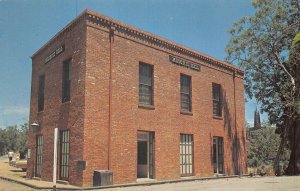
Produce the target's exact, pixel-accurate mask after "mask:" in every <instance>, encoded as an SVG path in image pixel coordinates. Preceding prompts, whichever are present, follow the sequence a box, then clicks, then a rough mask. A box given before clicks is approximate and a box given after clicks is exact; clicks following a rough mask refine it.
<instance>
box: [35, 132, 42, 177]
mask: <svg viewBox="0 0 300 191" xmlns="http://www.w3.org/2000/svg"><path fill="white" fill-rule="evenodd" d="M42 153H43V136H42V135H37V136H36V158H35V176H36V177H41V172H42V160H43V156H42Z"/></svg>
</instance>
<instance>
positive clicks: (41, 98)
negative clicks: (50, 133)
mask: <svg viewBox="0 0 300 191" xmlns="http://www.w3.org/2000/svg"><path fill="white" fill-rule="evenodd" d="M44 91H45V75H41V76H40V77H39V91H38V112H40V111H43V110H44Z"/></svg>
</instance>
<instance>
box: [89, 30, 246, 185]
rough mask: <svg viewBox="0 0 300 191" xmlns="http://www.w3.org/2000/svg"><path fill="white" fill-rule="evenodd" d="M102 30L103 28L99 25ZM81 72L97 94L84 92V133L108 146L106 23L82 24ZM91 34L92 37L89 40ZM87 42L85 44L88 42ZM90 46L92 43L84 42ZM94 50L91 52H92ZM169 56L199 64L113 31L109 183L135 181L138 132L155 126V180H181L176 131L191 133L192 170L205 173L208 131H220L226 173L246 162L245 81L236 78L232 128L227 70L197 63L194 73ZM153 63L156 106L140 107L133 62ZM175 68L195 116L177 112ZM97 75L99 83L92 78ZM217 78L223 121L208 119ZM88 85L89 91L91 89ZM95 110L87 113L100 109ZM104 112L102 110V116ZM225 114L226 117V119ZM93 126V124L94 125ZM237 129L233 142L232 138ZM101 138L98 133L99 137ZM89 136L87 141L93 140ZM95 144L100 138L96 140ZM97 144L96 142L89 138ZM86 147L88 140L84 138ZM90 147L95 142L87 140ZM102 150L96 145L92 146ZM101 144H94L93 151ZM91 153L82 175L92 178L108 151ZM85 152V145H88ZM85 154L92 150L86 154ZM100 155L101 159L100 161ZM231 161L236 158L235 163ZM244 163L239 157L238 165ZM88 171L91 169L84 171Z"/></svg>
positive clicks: (207, 170)
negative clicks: (188, 80)
mask: <svg viewBox="0 0 300 191" xmlns="http://www.w3.org/2000/svg"><path fill="white" fill-rule="evenodd" d="M100 29H101V30H100ZM87 38H88V51H89V52H91V53H88V54H87V66H88V67H92V68H93V69H92V70H91V71H90V73H89V71H87V76H91V77H90V78H91V79H90V80H91V81H93V82H94V84H93V83H92V82H91V83H90V84H89V85H87V88H88V90H90V91H91V92H94V93H95V94H96V95H98V97H96V96H95V97H94V96H86V103H90V104H91V105H94V106H95V107H87V108H86V116H87V115H88V116H90V118H89V119H87V120H86V125H87V123H88V124H89V125H88V128H89V131H91V133H92V132H95V133H96V132H99V131H102V135H101V133H100V135H99V136H97V140H101V141H102V142H103V145H102V146H105V147H106V145H107V142H106V141H108V140H107V138H106V135H107V134H108V121H107V120H108V116H107V114H108V105H107V103H108V99H109V98H108V96H109V95H108V89H107V88H108V84H109V82H108V80H109V79H108V78H109V56H107V54H109V52H108V51H109V46H110V44H109V34H108V31H105V29H102V28H98V29H97V27H88V37H87ZM90 39H91V40H90ZM89 42H90V43H91V44H89ZM90 47H92V48H90ZM91 49H92V50H91ZM170 54H174V55H176V56H178V57H182V58H184V59H187V60H191V61H193V62H195V63H199V64H201V62H199V61H197V60H194V59H191V58H189V57H184V56H182V55H180V54H176V53H174V52H170V51H169V52H166V51H162V49H160V48H157V47H151V46H149V45H147V44H145V43H144V42H142V41H138V40H136V39H133V38H128V37H125V36H124V35H123V34H121V33H118V32H116V34H115V36H114V40H113V43H112V79H113V80H112V90H111V91H112V106H111V107H112V127H111V148H110V149H111V157H110V164H111V170H112V171H113V175H114V183H126V182H134V181H135V180H136V176H137V175H136V169H137V167H136V164H137V161H136V160H137V159H136V156H137V149H136V148H137V131H138V130H143V131H153V132H155V145H156V150H155V156H156V157H155V178H156V179H172V178H179V177H180V171H179V135H180V133H186V134H193V136H194V161H195V162H194V171H195V175H196V176H211V175H212V174H213V170H212V164H211V161H212V160H211V157H212V156H211V153H212V151H211V147H212V137H213V136H221V137H224V145H225V172H226V173H229V174H234V168H239V169H240V168H243V172H245V167H244V166H241V165H242V164H241V162H242V161H243V160H244V157H245V156H244V152H243V146H244V145H243V144H242V143H243V140H241V138H242V137H241V135H242V134H243V133H244V130H243V129H244V98H243V80H242V79H240V78H236V88H235V89H236V100H237V103H236V105H237V127H236V128H237V129H235V120H234V117H235V116H234V83H233V73H229V72H226V71H220V70H217V69H215V68H211V67H208V66H204V65H202V68H201V72H196V71H193V70H190V69H187V68H184V67H180V66H177V65H174V64H172V63H170V62H169V55H170ZM140 61H141V62H144V63H148V64H152V65H153V66H154V106H155V109H154V110H149V109H143V108H138V71H139V69H138V66H139V62H140ZM180 73H184V74H187V75H190V76H192V103H193V106H192V107H193V116H189V115H183V114H180V92H179V91H180ZM98 80H100V81H98ZM213 82H215V83H219V84H221V85H222V88H223V90H224V100H225V103H224V105H226V110H225V109H224V111H223V118H222V119H214V118H213V112H212V83H213ZM89 87H90V88H91V89H89ZM99 108H101V110H102V113H101V111H99V115H93V113H94V112H98V109H99ZM105 114H106V115H105ZM224 116H225V117H224ZM93 124H94V126H93ZM235 135H237V138H236V139H237V141H236V142H234V141H233V140H234V139H235V138H234V137H235ZM98 137H99V138H98ZM91 142H93V141H92V140H91ZM98 143H99V144H100V142H98ZM93 144H97V143H95V141H94V142H93ZM234 144H235V145H240V150H239V149H238V150H239V152H238V153H237V154H236V155H235V156H233V155H232V152H231V150H232V149H233V147H234ZM85 145H86V146H87V147H90V146H92V144H89V143H87V144H85ZM92 147H93V148H96V145H93V146H92ZM97 147H98V148H100V147H101V146H100V145H99V146H97ZM96 150H99V149H96ZM92 151H93V152H92V153H93V154H92V155H93V156H94V157H95V159H94V160H93V161H90V162H89V164H90V163H92V167H91V168H90V167H88V169H89V170H86V171H85V173H86V175H87V176H86V179H85V180H87V181H88V182H90V181H91V175H92V171H93V168H94V167H96V166H97V165H96V164H99V166H98V168H99V169H101V168H102V169H103V168H105V169H106V168H107V161H106V160H107V152H105V151H102V152H101V151H100V150H99V151H98V153H97V152H94V149H93V150H92ZM88 152H89V151H88ZM87 155H88V156H90V155H91V153H90V154H87ZM98 159H103V161H102V160H98ZM233 160H235V161H237V162H238V163H237V165H238V166H236V165H235V166H236V167H234V162H233ZM243 164H245V162H244V163H243ZM89 171H90V172H89Z"/></svg>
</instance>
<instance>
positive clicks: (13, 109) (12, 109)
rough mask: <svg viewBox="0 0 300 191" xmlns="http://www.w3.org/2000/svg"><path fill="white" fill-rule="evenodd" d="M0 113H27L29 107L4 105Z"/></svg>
mask: <svg viewBox="0 0 300 191" xmlns="http://www.w3.org/2000/svg"><path fill="white" fill-rule="evenodd" d="M0 1H1V0H0ZM1 113H2V114H3V115H11V114H18V115H20V114H21V115H22V114H27V113H29V107H28V106H6V107H3V108H1Z"/></svg>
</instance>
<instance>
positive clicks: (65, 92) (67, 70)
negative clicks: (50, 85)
mask: <svg viewBox="0 0 300 191" xmlns="http://www.w3.org/2000/svg"><path fill="white" fill-rule="evenodd" d="M71 69H72V59H69V60H67V61H65V62H64V64H63V79H62V102H67V101H70V96H71V77H72V75H71V74H72V70H71Z"/></svg>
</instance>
